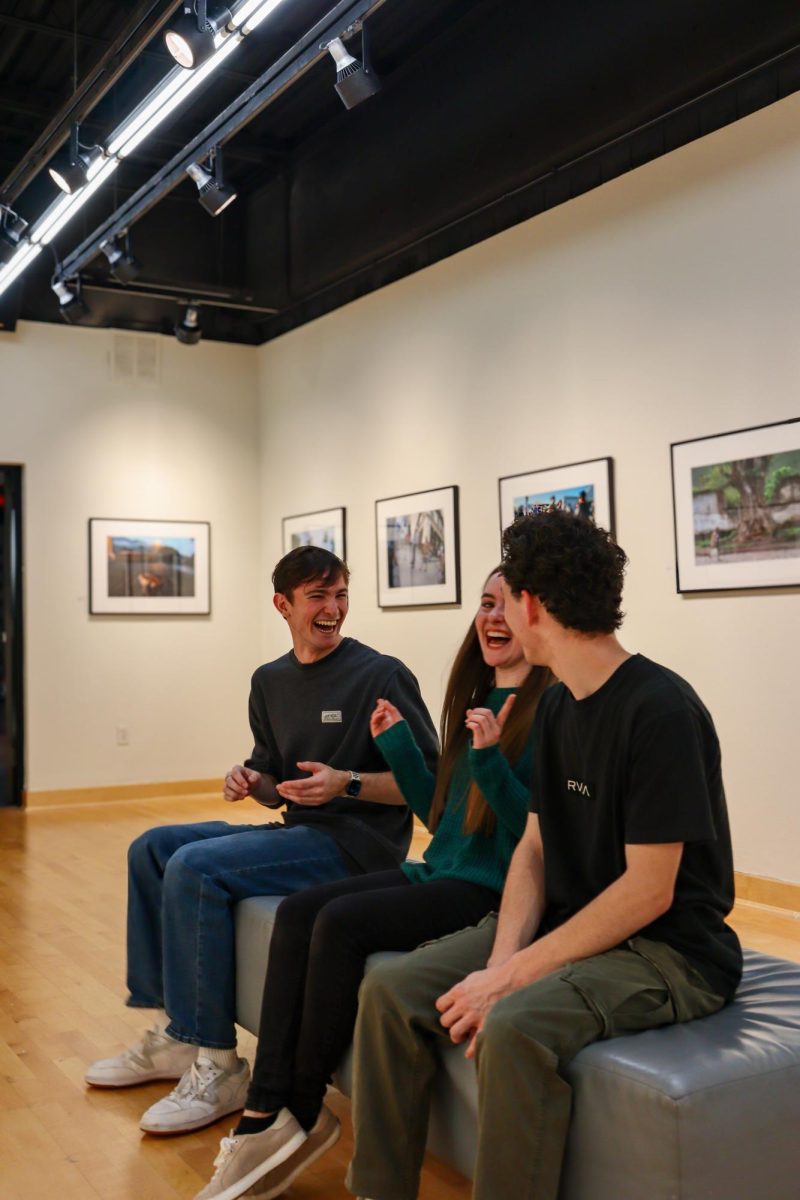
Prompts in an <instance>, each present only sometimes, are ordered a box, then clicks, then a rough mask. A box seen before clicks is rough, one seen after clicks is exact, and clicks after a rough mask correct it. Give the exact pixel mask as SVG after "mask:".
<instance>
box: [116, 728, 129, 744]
mask: <svg viewBox="0 0 800 1200" xmlns="http://www.w3.org/2000/svg"><path fill="white" fill-rule="evenodd" d="M130 735H131V731H130V729H129V728H128V726H127V725H118V726H117V745H118V746H128V745H129V744H130V740H131V737H130Z"/></svg>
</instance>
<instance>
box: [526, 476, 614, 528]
mask: <svg viewBox="0 0 800 1200" xmlns="http://www.w3.org/2000/svg"><path fill="white" fill-rule="evenodd" d="M546 508H562V509H564V510H565V511H566V512H571V513H577V514H578V516H581V517H587V518H588V519H589V520H590V521H593V520H594V484H592V483H587V484H585V485H584V486H583V487H569V488H556V490H555V491H553V492H537V494H536V495H535V496H515V497H514V520H516V519H517V517H525V516H528V515H529V514H530V513H537V512H541V511H542V510H543V509H546Z"/></svg>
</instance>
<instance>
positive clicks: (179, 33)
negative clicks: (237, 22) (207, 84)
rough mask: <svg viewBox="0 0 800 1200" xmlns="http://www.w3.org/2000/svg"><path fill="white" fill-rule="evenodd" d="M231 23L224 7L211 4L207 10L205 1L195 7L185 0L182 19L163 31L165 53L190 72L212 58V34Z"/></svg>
mask: <svg viewBox="0 0 800 1200" xmlns="http://www.w3.org/2000/svg"><path fill="white" fill-rule="evenodd" d="M232 20H233V13H232V12H231V10H230V9H229V8H226V6H225V5H224V4H212V5H211V7H210V8H209V7H208V6H207V4H206V2H205V0H196V3H194V4H192V3H191V0H187V2H186V3H184V6H183V16H181V17H179V18H178V20H177V21H176V22H175V24H174V25H173V26H172V28H171V29H167V30H166V31H165V32H164V41H165V43H166V46H167V50H169V52H170V54H171V55H172V57H173V58H174V59H175V62H176V63H177V64H178V65H179V66H181V67H185V68H186V70H187V71H193V70H194V69H195V67H200V66H202V65H203V63H204V62H206V61H207V59H209V58H211V55H212V54H213V53H214V51H215V50H216V46H215V45H214V37H215V35H216V34H217V33H219V31H220V29H223V28H224V27H225V26H226V25H227V24H228V22H229V21H232Z"/></svg>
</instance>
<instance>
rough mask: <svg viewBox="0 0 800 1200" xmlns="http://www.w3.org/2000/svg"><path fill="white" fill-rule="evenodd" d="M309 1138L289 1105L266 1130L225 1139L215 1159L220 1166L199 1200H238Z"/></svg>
mask: <svg viewBox="0 0 800 1200" xmlns="http://www.w3.org/2000/svg"><path fill="white" fill-rule="evenodd" d="M305 1140H306V1132H305V1130H304V1129H303V1128H302V1126H301V1125H300V1124H299V1123H298V1122H297V1121H296V1120H295V1118H294V1117H293V1116H292V1114H291V1113H290V1112H289V1110H288V1108H282V1109H281V1110H280V1112H279V1113H278V1115H277V1117H276V1118H275V1120H274V1121H273V1123H272V1124H271V1125H270V1127H269V1129H265V1130H264V1131H263V1133H244V1134H239V1135H238V1136H235V1135H233V1134H231V1136H230V1137H226V1138H223V1139H222V1141H221V1143H220V1147H219V1154H218V1155H217V1157H216V1158H215V1159H214V1166H215V1167H216V1168H217V1169H216V1171H215V1172H214V1175H213V1177H212V1179H211V1182H210V1183H207V1184H206V1186H205V1187H204V1188H203V1190H202V1192H198V1193H197V1195H196V1196H195V1200H234V1198H235V1197H236V1196H241V1195H242V1194H243V1193H244V1192H246V1191H247V1190H248V1188H251V1187H252V1186H253V1184H254V1183H257V1182H258V1180H259V1179H263V1177H264V1176H265V1175H266V1174H267V1172H269V1171H271V1170H272V1169H273V1168H274V1167H277V1166H279V1165H280V1164H281V1163H282V1162H284V1161H285V1160H286V1159H287V1158H289V1156H290V1155H291V1154H294V1152H295V1150H297V1148H298V1146H301V1145H302V1143H303V1142H304V1141H305Z"/></svg>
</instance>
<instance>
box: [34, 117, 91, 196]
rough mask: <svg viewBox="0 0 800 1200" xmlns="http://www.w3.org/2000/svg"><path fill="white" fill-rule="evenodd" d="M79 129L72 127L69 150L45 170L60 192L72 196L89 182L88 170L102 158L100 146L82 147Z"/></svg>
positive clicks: (75, 126)
mask: <svg viewBox="0 0 800 1200" xmlns="http://www.w3.org/2000/svg"><path fill="white" fill-rule="evenodd" d="M79 138H80V128H79V126H78V125H73V126H72V132H71V134H70V138H69V150H67V151H66V152H65V153H61V154H59V155H57V156H56V158H55V159H54V160H53V162H52V163H51V165H50V166H49V167H48V168H47V170H48V173H49V175H50V178H51V179H52V180H53V182H54V183H56V184H58V186H59V187H60V188H61V190H62V192H66V193H67V195H68V196H72V195H73V194H74V193H75V192H78V191H80V189H81V188H82V187H83V186H84V185H85V184H86V183H87V182H88V180H89V170H90V168H91V167H92V166H93V165H94V163H96V162H97V160H98V159H100V158H102V157H103V153H104V151H103V147H102V146H84V145H82V144H81V142H80V140H79Z"/></svg>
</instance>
